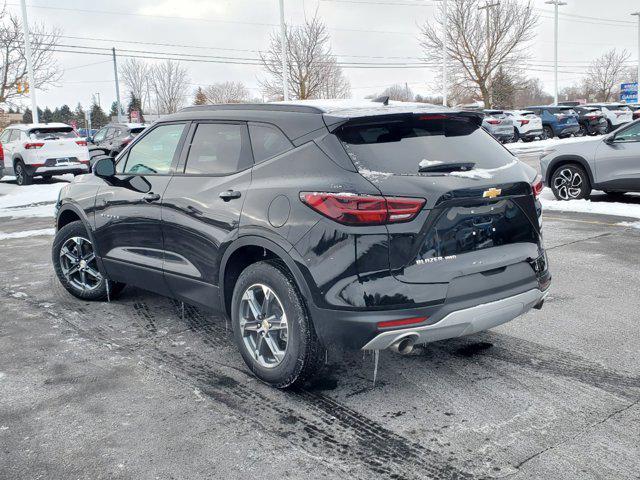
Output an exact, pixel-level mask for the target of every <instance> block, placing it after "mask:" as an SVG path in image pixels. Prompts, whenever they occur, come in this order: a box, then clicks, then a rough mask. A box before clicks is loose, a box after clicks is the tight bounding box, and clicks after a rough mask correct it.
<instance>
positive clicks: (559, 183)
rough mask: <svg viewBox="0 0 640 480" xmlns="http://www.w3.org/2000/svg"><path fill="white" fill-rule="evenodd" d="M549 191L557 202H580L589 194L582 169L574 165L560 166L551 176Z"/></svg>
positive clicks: (586, 179)
mask: <svg viewBox="0 0 640 480" xmlns="http://www.w3.org/2000/svg"><path fill="white" fill-rule="evenodd" d="M551 191H552V192H553V195H554V196H555V197H556V199H558V200H581V199H584V198H588V197H589V195H590V194H591V184H590V183H589V177H588V176H587V172H585V170H584V168H582V167H581V166H579V165H576V164H573V163H572V164H567V165H560V166H559V167H558V168H556V169H555V170H554V172H553V175H551Z"/></svg>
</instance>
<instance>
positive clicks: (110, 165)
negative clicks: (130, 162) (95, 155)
mask: <svg viewBox="0 0 640 480" xmlns="http://www.w3.org/2000/svg"><path fill="white" fill-rule="evenodd" d="M93 174H94V175H95V176H96V177H100V178H111V177H113V176H115V174H116V164H115V162H114V161H113V158H111V157H102V158H100V159H99V160H97V161H96V163H95V164H94V165H93Z"/></svg>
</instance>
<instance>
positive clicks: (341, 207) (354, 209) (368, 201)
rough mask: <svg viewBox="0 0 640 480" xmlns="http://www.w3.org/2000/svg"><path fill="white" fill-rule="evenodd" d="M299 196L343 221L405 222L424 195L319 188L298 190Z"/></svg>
mask: <svg viewBox="0 0 640 480" xmlns="http://www.w3.org/2000/svg"><path fill="white" fill-rule="evenodd" d="M300 200H302V203H304V204H306V205H308V206H309V207H311V208H312V209H314V210H315V211H316V212H318V213H320V214H322V215H324V216H325V217H328V218H330V219H331V220H334V221H336V222H338V223H342V224H343V225H384V224H387V223H400V222H408V221H409V220H412V219H413V218H415V216H416V215H417V214H418V212H419V211H420V210H422V207H423V206H424V204H425V199H424V198H404V197H382V196H376V195H356V194H353V193H322V192H320V193H319V192H301V193H300Z"/></svg>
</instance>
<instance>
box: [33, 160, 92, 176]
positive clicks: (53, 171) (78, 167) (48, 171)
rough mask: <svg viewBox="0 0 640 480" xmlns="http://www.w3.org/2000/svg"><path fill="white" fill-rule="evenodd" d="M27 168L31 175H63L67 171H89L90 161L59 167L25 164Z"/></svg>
mask: <svg viewBox="0 0 640 480" xmlns="http://www.w3.org/2000/svg"><path fill="white" fill-rule="evenodd" d="M25 170H26V171H27V173H28V174H29V175H31V176H38V175H63V174H65V173H89V163H88V162H87V163H76V164H71V165H64V166H59V167H37V166H34V165H25Z"/></svg>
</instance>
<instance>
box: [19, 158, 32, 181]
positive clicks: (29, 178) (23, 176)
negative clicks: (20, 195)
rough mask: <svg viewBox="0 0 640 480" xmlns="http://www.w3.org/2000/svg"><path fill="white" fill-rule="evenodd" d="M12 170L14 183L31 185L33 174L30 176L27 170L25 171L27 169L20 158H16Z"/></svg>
mask: <svg viewBox="0 0 640 480" xmlns="http://www.w3.org/2000/svg"><path fill="white" fill-rule="evenodd" d="M14 171H15V173H16V183H17V184H18V185H20V186H21V187H22V186H25V185H31V184H32V183H33V176H31V175H30V174H29V172H27V169H26V168H25V166H24V163H23V162H22V160H18V161H17V162H16V165H15V168H14Z"/></svg>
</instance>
